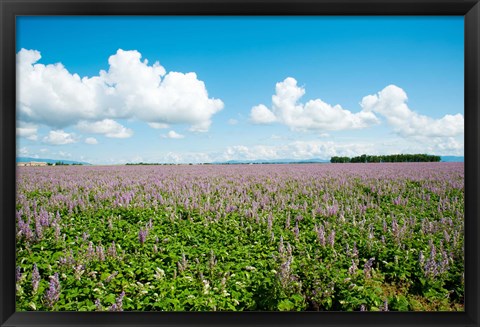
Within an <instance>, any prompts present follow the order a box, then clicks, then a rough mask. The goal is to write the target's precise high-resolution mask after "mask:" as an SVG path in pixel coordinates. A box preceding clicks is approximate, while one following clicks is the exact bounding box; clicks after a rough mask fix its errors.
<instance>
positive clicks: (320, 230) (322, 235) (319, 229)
mask: <svg viewBox="0 0 480 327" xmlns="http://www.w3.org/2000/svg"><path fill="white" fill-rule="evenodd" d="M315 232H316V233H317V238H318V241H319V242H320V245H322V246H325V229H324V228H323V225H320V227H317V226H316V225H315Z"/></svg>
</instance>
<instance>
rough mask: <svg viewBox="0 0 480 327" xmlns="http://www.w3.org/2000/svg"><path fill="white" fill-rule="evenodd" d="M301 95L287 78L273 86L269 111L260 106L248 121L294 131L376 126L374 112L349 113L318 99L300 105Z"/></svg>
mask: <svg viewBox="0 0 480 327" xmlns="http://www.w3.org/2000/svg"><path fill="white" fill-rule="evenodd" d="M303 95H305V89H304V88H303V87H299V86H298V85H297V81H296V80H295V79H294V78H292V77H288V78H286V79H285V80H284V81H283V82H279V83H277V84H276V87H275V95H273V96H272V108H271V109H269V108H267V107H266V106H265V105H263V104H260V105H257V106H254V107H253V108H252V110H251V112H250V119H251V121H252V122H253V123H257V124H269V123H273V122H278V123H281V124H284V125H286V126H288V127H290V128H291V129H293V130H315V131H338V130H346V129H359V128H365V127H368V126H372V125H375V124H377V123H378V122H379V121H378V119H377V117H376V116H375V114H374V113H373V112H368V111H361V112H358V113H352V112H351V111H349V110H346V109H343V108H342V107H341V106H340V105H335V106H332V105H330V104H328V103H326V102H324V101H322V100H320V99H315V100H310V101H308V102H307V103H305V104H303V103H299V100H300V98H302V97H303Z"/></svg>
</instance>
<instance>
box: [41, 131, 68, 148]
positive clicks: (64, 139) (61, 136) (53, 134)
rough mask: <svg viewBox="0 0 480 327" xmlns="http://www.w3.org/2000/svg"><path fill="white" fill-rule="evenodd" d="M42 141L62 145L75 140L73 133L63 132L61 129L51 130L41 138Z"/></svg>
mask: <svg viewBox="0 0 480 327" xmlns="http://www.w3.org/2000/svg"><path fill="white" fill-rule="evenodd" d="M43 142H45V143H48V144H51V145H64V144H70V143H75V142H76V140H75V138H74V135H73V134H70V133H67V132H64V131H63V130H53V131H50V132H49V133H48V135H47V136H45V137H44V138H43Z"/></svg>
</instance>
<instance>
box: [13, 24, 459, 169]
mask: <svg viewBox="0 0 480 327" xmlns="http://www.w3.org/2000/svg"><path fill="white" fill-rule="evenodd" d="M463 24H464V22H463V17H451V16H450V17H141V18H135V17H132V18H128V17H76V18H74V17H63V18H62V17H19V18H17V53H20V52H21V50H22V49H24V50H22V51H24V53H33V52H32V51H31V50H36V51H38V52H39V53H40V54H41V58H40V59H38V60H30V61H29V62H28V60H27V61H25V60H26V59H22V61H21V62H22V63H23V64H24V65H25V66H24V67H25V70H19V71H17V74H24V75H25V78H24V79H23V80H22V81H21V82H19V84H17V86H18V89H19V93H17V113H18V123H17V127H18V129H17V134H18V136H17V153H18V155H21V156H39V157H41V158H59V159H71V160H81V161H88V162H91V163H99V164H111V163H125V162H136V161H147V162H148V161H149V162H205V161H217V160H218V161H221V160H231V159H275V158H287V157H288V158H298V159H308V158H324V159H329V158H330V157H331V156H332V155H359V154H362V153H366V152H368V153H376V154H389V153H398V152H404V153H412V152H415V153H418V152H425V153H432V154H439V155H463V125H462V124H463V112H464V109H463V106H464V102H463V92H464V84H463V80H464V73H463V69H464V60H463V56H464V52H463V48H464V43H463V40H464V34H463V33H464V32H463ZM118 49H123V50H125V51H127V52H126V53H127V54H131V53H132V52H129V51H131V50H136V51H137V52H138V53H140V54H141V58H142V59H141V60H142V61H141V62H139V63H140V64H141V63H143V60H144V59H148V63H147V64H144V65H145V66H146V67H151V65H152V64H153V63H154V62H155V61H158V62H159V64H160V65H161V66H162V67H163V68H164V70H165V74H167V75H168V74H170V73H171V72H180V73H183V74H186V73H189V72H194V73H196V79H197V81H202V82H203V83H204V84H203V85H204V88H203V89H202V87H201V85H200V84H201V83H200V84H195V85H197V86H198V87H199V88H200V89H202V90H206V91H207V92H208V99H213V98H214V99H218V100H221V104H222V105H221V106H220V105H218V104H217V105H216V107H215V108H216V109H215V110H214V109H212V112H213V113H211V114H208V115H203V116H202V117H203V118H202V119H203V120H202V121H198V122H199V123H202V122H203V123H205V122H206V121H207V120H208V121H209V122H210V123H209V124H207V125H208V126H207V127H205V126H206V125H205V124H204V125H202V126H203V127H202V128H201V129H199V128H196V127H195V126H197V125H195V124H196V123H197V121H195V122H193V120H192V119H193V118H192V119H190V118H189V117H192V116H193V115H195V114H194V112H198V111H201V110H206V109H204V107H205V106H206V105H207V104H206V103H207V100H208V99H207V98H206V99H203V100H202V99H200V98H199V99H197V100H198V101H197V100H195V101H194V100H192V103H189V104H188V105H187V107H185V106H183V107H182V106H181V105H179V106H178V107H176V103H177V102H172V103H171V105H169V106H168V108H164V109H162V110H160V109H159V110H160V111H159V114H158V115H156V116H155V115H154V114H146V111H149V110H150V112H156V111H155V110H157V109H156V107H152V106H149V105H146V106H145V107H141V106H134V107H135V108H133V107H132V108H130V107H129V108H128V110H127V109H125V110H126V111H128V113H127V114H119V112H126V111H125V110H123V109H122V108H120V107H121V106H122V105H123V103H125V101H127V100H125V99H128V97H129V92H134V91H132V88H133V86H132V85H134V83H136V84H135V85H138V83H137V82H135V81H137V80H136V79H128V76H121V77H118V76H119V74H120V73H119V74H117V75H115V76H116V77H113V74H112V77H111V79H114V78H120V79H121V81H123V83H125V88H124V89H123V90H122V92H121V94H119V95H118V97H117V98H116V100H115V101H116V102H114V103H113V102H112V103H108V101H111V100H110V98H108V97H106V96H105V95H103V94H102V95H98V94H96V95H95V99H94V100H92V101H93V102H92V103H93V104H92V106H94V107H95V108H96V109H95V114H92V115H89V116H88V117H86V116H85V115H82V113H81V112H80V111H81V110H84V111H85V110H88V108H87V109H82V108H80V107H81V105H80V106H79V105H78V103H77V104H76V103H70V101H71V98H72V97H71V94H84V93H82V92H84V91H78V92H77V91H76V90H70V89H69V90H60V89H58V90H57V89H56V88H61V86H58V85H57V84H61V85H70V84H68V83H69V82H68V81H70V80H69V79H68V78H69V76H63V78H66V80H65V81H66V82H65V83H64V84H62V83H55V82H54V81H55V80H61V79H55V78H56V77H55V75H54V74H56V73H58V66H57V69H51V71H50V73H49V74H46V73H45V72H44V71H42V70H41V69H40V68H41V67H38V66H37V67H36V66H35V65H38V64H43V65H49V64H50V65H51V64H57V63H61V64H62V65H63V67H64V68H65V69H66V72H67V73H68V74H78V75H79V77H80V78H83V77H88V78H91V77H93V76H98V75H99V72H100V70H105V71H108V70H109V68H110V65H109V61H108V60H109V57H110V56H113V55H115V54H117V51H118ZM27 57H28V56H22V58H27ZM125 60H126V59H125ZM17 61H18V59H17ZM19 62H20V61H19ZM17 65H19V63H17ZM51 68H53V66H51ZM27 74H32V75H27ZM183 74H182V76H184V75H183ZM32 76H36V77H35V78H39V79H40V82H39V83H41V84H38V83H34V82H32V80H33V79H34V77H32ZM164 77H165V75H163V76H162V79H161V83H163V81H164ZM287 78H290V79H288V80H286V79H287ZM120 79H119V81H120ZM73 80H74V78H72V81H73ZM293 80H294V81H296V83H294V82H293ZM62 81H63V80H62ZM149 81H150V80H147V79H146V80H145V81H143V80H142V81H141V83H146V84H145V85H146V86H148V85H149V84H148V82H149ZM105 83H106V82H105ZM112 83H113V84H108V85H109V86H112V85H113V87H117V85H119V84H117V82H112ZM118 83H120V82H118ZM129 83H130V84H129ZM277 83H279V84H277ZM38 85H41V86H42V88H39V87H38ZM102 85H103V84H102ZM142 85H143V84H142ZM276 86H277V91H278V92H282V90H284V91H285V92H286V93H282V94H284V95H283V96H279V97H280V98H281V99H280V100H279V101H280V102H279V103H277V105H275V104H274V105H272V96H273V95H275V93H276ZM388 86H392V87H391V88H388ZM35 87H37V88H38V94H37V93H36V89H35ZM71 87H72V88H75V87H81V86H79V85H78V83H76V82H72V86H71ZM152 87H154V86H152ZM189 87H190V86H188V85H185V84H182V83H179V84H176V85H175V86H172V87H171V88H170V89H168V91H165V92H164V93H162V94H163V95H162V96H166V97H168V96H169V95H168V94H170V93H171V92H173V93H175V92H176V93H175V94H180V95H182V96H187V97H188V94H190V93H189ZM295 90H297V91H298V92H301V93H304V95H303V96H297V97H296V98H295V99H296V101H294V104H293V106H290V104H291V103H290V102H289V101H290V100H289V99H290V98H289V96H290V95H291V93H289V92H296V91H295ZM302 90H303V91H302ZM382 90H383V91H385V92H383V93H379V92H382ZM387 91H388V92H387ZM390 91H391V92H390ZM46 92H51V93H52V94H48V96H44V95H45V94H46ZM69 92H73V93H69ZM85 92H86V93H85V97H86V98H87V97H88V96H89V95H90V93H88V92H87V91H85ZM152 92H153V93H152V95H151V96H152V97H153V98H155V97H156V98H159V95H158V94H157V93H155V91H152ZM27 93H28V94H27ZM93 93H95V92H93ZM93 93H92V94H93ZM118 93H120V91H118ZM289 94H290V95H289ZM368 95H374V96H376V97H377V100H378V101H377V102H375V104H368V105H367V103H366V102H364V104H363V106H362V105H361V102H362V99H363V98H364V97H366V96H368ZM137 96H138V95H137ZM407 97H408V100H406V98H407ZM52 99H53V100H52ZM55 99H56V100H55ZM136 99H138V98H136ZM316 99H321V101H322V103H323V104H320V102H318V101H317V102H316V104H314V103H312V104H311V107H310V108H309V109H307V107H308V106H307V105H306V104H307V102H308V101H310V100H316ZM57 100H58V101H61V102H62V103H63V105H62V106H60V105H58V103H57V104H55V101H57ZM49 101H53V102H51V103H50V102H49ZM112 101H113V100H112ZM158 101H159V103H164V102H162V101H164V99H163V98H159V99H158ZM165 101H167V100H165ZM202 101H203V102H202ZM137 102H138V101H137ZM169 103H170V102H169ZM260 104H263V105H265V108H264V109H262V110H263V111H262V112H263V113H266V114H267V116H268V117H270V118H268V119H266V118H265V116H260V115H255V114H254V113H253V111H255V110H252V108H254V107H255V106H258V105H260ZM197 105H198V107H197V108H195V106H197ZM336 105H340V106H341V107H335V106H336ZM65 106H67V107H68V106H71V107H76V108H77V109H72V117H71V119H67V118H65V119H64V121H63V122H61V123H59V122H58V121H57V122H56V123H54V122H53V118H52V116H55V113H56V111H55V110H58V113H59V115H65V113H61V111H62V110H63V111H65V108H66V107H65ZM47 107H48V108H49V110H51V111H48V112H49V114H48V115H47V117H44V116H42V114H41V113H42V112H45V110H46V109H45V108H47ZM107 107H108V108H111V110H110V111H113V113H109V110H107V109H106V108H107ZM220 107H221V108H220ZM405 107H406V109H405ZM69 108H70V107H69ZM335 108H336V109H335ZM69 110H70V109H69ZM75 110H78V112H77V111H75ZM122 110H123V111H122ZM168 110H172V111H174V112H176V113H177V114H176V116H178V117H180V118H179V119H178V121H176V120H175V119H173V118H172V119H170V118H169V120H168V122H167V123H168V127H166V128H152V127H151V126H150V125H149V124H148V123H152V122H154V120H155V122H156V123H163V122H164V120H165V119H166V118H165V117H167V116H168V117H170V116H169V115H170V114H169V113H168ZM182 110H183V111H182ZM189 110H192V114H190V111H189ZM345 110H348V111H349V112H350V113H347V112H345ZM362 110H363V111H364V112H365V114H367V113H368V114H369V116H368V117H367V116H362V115H358V116H355V117H353V116H351V114H353V115H355V114H358V113H360V112H361V111H362ZM146 116H148V117H146ZM262 117H263V118H262ZM342 117H344V118H345V124H341V123H339V122H338V120H339V119H340V120H341V119H343V118H342ZM105 120H108V122H110V125H109V127H108V128H100V127H99V126H100V124H101V123H105ZM112 121H113V123H112ZM350 122H351V123H350ZM194 125H195V126H194ZM79 126H83V128H80V127H79ZM92 126H93V127H92ZM119 126H120V127H119ZM192 126H194V127H192ZM122 128H123V130H122ZM126 130H128V132H125V131H126ZM122 131H123V132H122ZM52 132H54V133H53V134H52ZM91 143H95V144H91Z"/></svg>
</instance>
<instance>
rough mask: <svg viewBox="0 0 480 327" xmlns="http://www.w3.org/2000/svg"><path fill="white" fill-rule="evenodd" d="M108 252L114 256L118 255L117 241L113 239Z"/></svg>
mask: <svg viewBox="0 0 480 327" xmlns="http://www.w3.org/2000/svg"><path fill="white" fill-rule="evenodd" d="M107 254H108V255H109V256H110V257H112V258H116V257H117V248H116V246H115V241H112V244H111V245H110V246H109V247H108V250H107Z"/></svg>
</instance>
